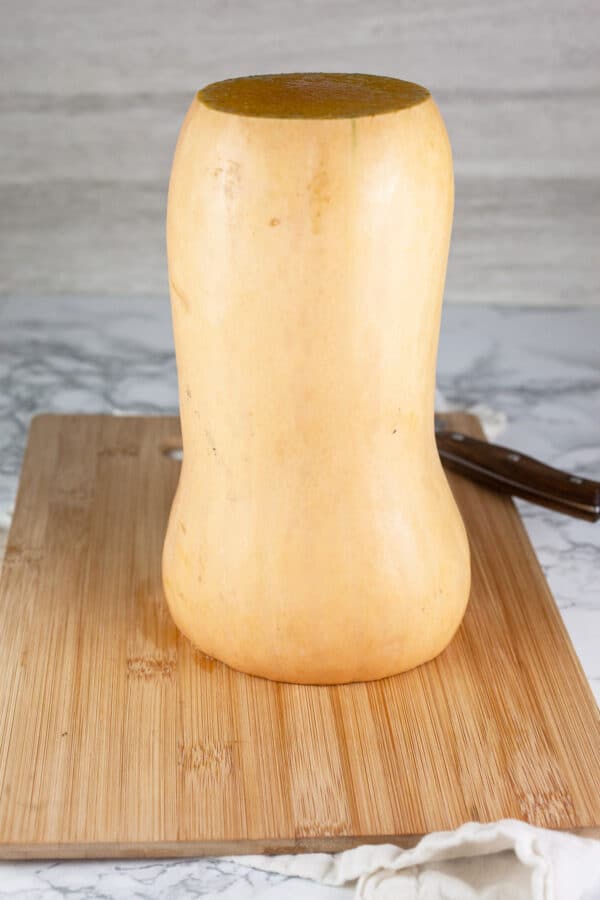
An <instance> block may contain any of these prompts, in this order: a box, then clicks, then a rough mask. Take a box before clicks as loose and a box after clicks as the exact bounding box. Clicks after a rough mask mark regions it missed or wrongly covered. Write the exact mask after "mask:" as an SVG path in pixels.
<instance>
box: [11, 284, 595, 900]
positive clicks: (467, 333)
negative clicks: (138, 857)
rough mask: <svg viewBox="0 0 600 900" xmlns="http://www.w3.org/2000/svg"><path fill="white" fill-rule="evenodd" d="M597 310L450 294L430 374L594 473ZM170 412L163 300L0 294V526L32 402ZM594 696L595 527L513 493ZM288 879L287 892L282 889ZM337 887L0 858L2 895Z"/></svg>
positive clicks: (205, 893) (181, 866)
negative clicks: (496, 303) (485, 301)
mask: <svg viewBox="0 0 600 900" xmlns="http://www.w3.org/2000/svg"><path fill="white" fill-rule="evenodd" d="M599 338H600V309H592V308H587V309H553V310H542V309H527V308H514V307H490V306H461V305H454V306H448V307H447V308H446V310H445V313H444V318H443V324H442V335H441V341H440V353H439V364H438V386H439V388H440V390H441V391H442V393H443V394H444V396H445V397H446V399H447V400H448V401H449V402H450V403H451V404H452V405H455V406H457V407H463V406H473V405H475V404H485V405H487V406H490V407H492V408H494V409H497V410H501V411H503V412H505V413H506V415H507V419H508V426H507V430H506V432H505V434H504V435H503V436H502V438H501V440H502V442H503V443H506V444H507V445H511V446H515V447H518V448H519V449H521V450H522V451H523V452H526V453H531V454H533V455H537V456H539V457H541V458H542V459H544V460H546V461H548V462H550V463H551V464H554V465H556V466H560V467H563V468H569V469H572V470H576V471H577V472H579V473H581V474H583V475H589V476H592V477H596V478H598V477H600V343H599ZM176 411H177V379H176V370H175V360H174V353H173V346H172V336H171V324H170V314H169V306H168V301H167V300H166V298H165V299H164V300H161V301H157V300H156V299H154V300H148V299H146V298H142V297H129V298H127V299H122V300H121V299H117V298H112V299H102V298H93V297H92V298H86V299H85V301H81V300H77V299H74V298H61V299H44V298H38V299H7V298H5V299H0V530H1V529H2V528H3V529H4V530H5V529H6V527H7V526H8V524H9V521H10V515H11V510H12V506H13V503H14V498H15V494H16V488H17V480H18V472H19V467H20V461H21V458H22V453H23V449H24V445H25V440H26V435H27V429H28V425H29V422H30V420H31V417H32V416H33V415H35V414H36V413H38V412H111V413H114V414H117V415H119V414H121V415H122V414H126V413H147V414H164V413H175V412H176ZM519 506H520V509H521V512H522V514H523V517H524V520H525V524H526V527H527V530H528V532H529V534H530V536H531V539H532V541H533V544H534V547H535V549H536V551H537V553H538V556H539V558H540V560H541V563H542V566H543V568H544V571H545V572H546V575H547V577H548V581H549V583H550V587H551V589H552V592H553V594H554V596H555V598H556V601H557V603H558V605H559V607H560V609H561V614H562V616H563V618H564V621H565V623H566V626H567V628H568V630H569V633H570V635H571V638H572V640H573V643H574V645H575V649H576V650H577V653H578V654H579V657H580V659H581V661H582V664H583V667H584V670H585V672H586V675H587V676H588V678H589V680H590V683H591V685H592V688H593V689H594V691H595V693H596V697H597V698H598V699H599V700H600V652H599V651H600V526H594V525H590V524H588V523H585V522H580V521H578V520H575V519H569V518H566V517H563V516H560V515H558V514H556V513H552V512H549V511H547V510H543V509H540V508H538V507H534V506H531V505H529V504H525V503H520V504H519ZM292 888H293V891H294V893H293V894H292ZM267 892H268V897H269V898H270V900H271V898H272V900H279V898H286V897H291V896H294V897H306V898H308V897H310V898H318V900H334V898H340V897H348V896H350V893H349V892H348V891H347V890H345V889H336V888H325V887H320V886H317V885H312V884H304V883H300V882H297V880H294V884H293V885H292V884H291V883H290V882H288V881H287V880H285V879H283V878H282V877H281V876H276V875H272V874H271V875H269V874H266V873H262V872H257V871H253V870H250V869H248V868H247V867H245V866H243V864H242V863H239V862H234V861H231V860H210V859H209V860H200V861H189V860H187V861H171V862H164V861H159V862H153V861H148V860H145V861H141V862H136V861H133V862H128V861H119V862H85V863H83V862H78V863H68V862H61V863H39V862H37V863H2V864H0V897H3V896H5V897H11V898H12V897H20V898H42V897H43V898H54V897H64V896H68V897H70V898H73V900H79V898H81V900H91V898H101V897H118V898H134V897H148V898H150V897H152V898H154V897H167V896H168V897H172V898H188V897H189V898H191V897H199V896H201V897H211V896H217V895H218V896H219V897H225V898H236V900H238V898H240V900H243V898H247V897H252V898H255V897H265V896H267Z"/></svg>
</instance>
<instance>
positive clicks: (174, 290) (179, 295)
mask: <svg viewBox="0 0 600 900" xmlns="http://www.w3.org/2000/svg"><path fill="white" fill-rule="evenodd" d="M169 287H170V288H171V296H172V297H173V298H174V299H175V300H177V302H178V303H179V304H180V305H181V306H182V307H183V309H184V310H185V311H186V312H187V313H189V311H190V303H189V300H188V299H187V297H186V296H185V294H184V293H183V291H182V290H181V289H180V288H179V287H178V286H177V285H176V284H175V282H174V281H173V279H172V278H169Z"/></svg>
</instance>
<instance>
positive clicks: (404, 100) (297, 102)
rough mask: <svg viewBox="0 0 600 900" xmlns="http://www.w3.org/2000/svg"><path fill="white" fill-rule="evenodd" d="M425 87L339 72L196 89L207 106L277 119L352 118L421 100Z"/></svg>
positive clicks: (268, 77)
mask: <svg viewBox="0 0 600 900" xmlns="http://www.w3.org/2000/svg"><path fill="white" fill-rule="evenodd" d="M429 96H430V95H429V91H428V90H427V89H426V88H424V87H421V85H419V84H414V83H413V82H411V81H401V80H400V79H398V78H388V77H385V76H381V75H364V74H361V73H356V72H355V73H343V72H293V73H281V74H275V75H251V76H249V77H245V78H229V79H227V80H225V81H215V82H213V83H212V84H209V85H207V86H206V87H204V88H202V90H201V91H198V94H197V99H198V101H199V102H200V103H202V104H204V106H207V107H208V108H209V109H214V110H217V111H219V112H225V113H233V114H234V115H239V116H252V117H263V118H276V119H348V118H350V119H353V118H356V117H359V116H376V115H380V114H381V113H390V112H396V111H398V110H401V109H408V108H409V107H411V106H416V105H417V104H419V103H423V102H424V101H425V100H427V99H428V97H429Z"/></svg>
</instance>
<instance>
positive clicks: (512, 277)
mask: <svg viewBox="0 0 600 900" xmlns="http://www.w3.org/2000/svg"><path fill="white" fill-rule="evenodd" d="M0 59H1V76H2V77H1V79H0V127H1V132H2V138H1V141H0V204H1V208H2V215H1V216H0V295H1V294H4V295H7V294H10V295H15V294H23V295H26V294H27V295H31V294H36V295H37V294H43V295H48V296H52V295H57V294H74V295H82V296H85V295H86V294H87V295H98V294H110V295H118V296H123V297H124V298H126V297H127V296H128V295H131V294H147V295H149V296H154V295H156V296H160V297H163V298H164V297H165V296H166V293H167V279H166V263H165V251H164V214H165V202H166V191H167V182H168V176H169V169H170V164H171V156H172V152H173V148H174V144H175V139H176V136H177V131H178V128H179V125H180V123H181V120H182V118H183V116H184V113H185V110H186V108H187V106H188V104H189V103H190V102H191V99H192V97H193V94H194V91H195V90H196V89H198V88H199V87H202V85H204V84H206V83H208V82H210V81H213V80H216V79H219V78H226V77H230V76H234V75H242V74H253V73H257V72H269V71H271V72H274V71H298V70H330V71H363V72H373V73H381V74H388V75H394V76H397V77H401V78H407V79H409V80H413V81H418V82H420V83H422V84H425V85H426V86H427V87H428V88H430V90H431V91H432V92H433V94H434V96H435V98H436V100H437V101H438V103H439V105H440V107H441V109H442V112H443V114H444V117H445V119H446V123H447V126H448V130H449V133H450V138H451V140H452V144H453V148H454V158H455V172H456V213H455V226H454V233H453V242H452V249H451V256H450V265H449V271H448V280H447V290H446V299H447V300H449V301H464V302H494V303H521V304H522V303H527V304H557V305H558V304H598V303H600V261H599V256H600V254H599V252H598V251H599V240H598V238H599V233H600V232H599V227H598V226H599V224H600V111H599V108H600V102H599V101H600V6H599V4H598V2H597V0H582V2H562V0H534V2H532V0H522V2H513V0H509V2H502V0H498V2H493V0H483V2H476V0H457V2H449V0H435V2H422V0H399V2H392V0H370V2H369V0H361V2H358V0H320V2H319V0H279V2H277V0H238V2H228V0H220V2H218V0H196V2H190V0H187V2H186V0H172V2H166V0H163V2H160V0H149V2H141V0H130V2H126V0H124V2H122V3H119V2H115V0H106V2H99V0H79V2H78V0H20V2H19V0H2V28H1V29H0Z"/></svg>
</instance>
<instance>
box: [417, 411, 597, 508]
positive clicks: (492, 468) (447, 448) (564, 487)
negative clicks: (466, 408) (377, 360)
mask: <svg viewBox="0 0 600 900" xmlns="http://www.w3.org/2000/svg"><path fill="white" fill-rule="evenodd" d="M435 436H436V442H437V448H438V452H439V454H440V459H441V460H442V463H443V465H444V466H445V467H446V468H448V469H450V470H452V471H453V472H457V473H458V474H460V475H464V476H465V477H467V478H470V479H472V480H473V481H477V482H478V483H479V484H483V485H484V486H485V487H488V488H491V489H492V490H495V491H500V492H502V493H504V494H511V495H512V496H514V497H521V498H522V499H523V500H528V501H529V502H530V503H536V504H538V505H539V506H545V507H547V508H548V509H553V510H555V511H556V512H561V513H565V514H566V515H569V516H575V517H576V518H579V519H586V520H587V521H588V522H597V521H598V519H600V482H597V481H592V480H591V479H589V478H581V477H579V476H578V475H574V474H571V473H569V472H562V471H561V470H560V469H555V468H553V467H552V466H548V465H546V464H545V463H542V462H539V460H537V459H534V458H533V457H531V456H526V455H525V454H524V453H519V452H518V451H516V450H511V449H510V448H509V447H502V446H500V445H499V444H491V443H488V441H481V440H479V439H478V438H473V437H470V436H469V435H467V434H463V433H462V432H460V431H456V430H455V429H453V428H450V427H449V426H447V425H446V423H445V422H444V419H443V417H441V416H439V415H436V416H435Z"/></svg>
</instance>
